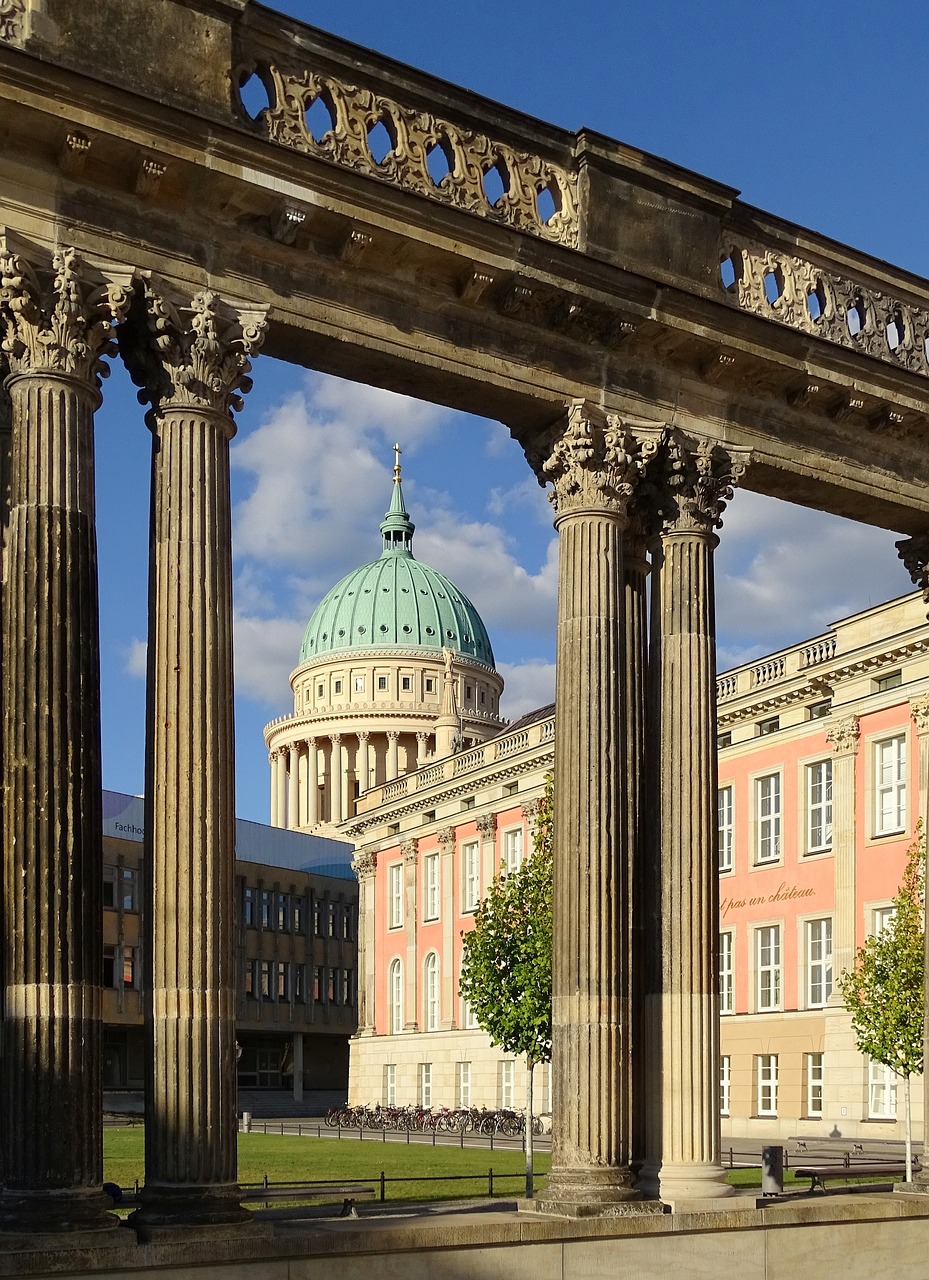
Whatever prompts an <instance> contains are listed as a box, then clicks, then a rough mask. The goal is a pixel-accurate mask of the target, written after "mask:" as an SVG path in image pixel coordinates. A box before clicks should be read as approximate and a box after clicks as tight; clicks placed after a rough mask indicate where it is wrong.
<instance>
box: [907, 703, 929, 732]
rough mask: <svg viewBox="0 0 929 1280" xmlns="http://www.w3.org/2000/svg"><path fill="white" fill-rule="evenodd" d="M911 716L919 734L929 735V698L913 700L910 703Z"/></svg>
mask: <svg viewBox="0 0 929 1280" xmlns="http://www.w3.org/2000/svg"><path fill="white" fill-rule="evenodd" d="M910 715H911V716H912V717H913V720H914V722H915V724H916V732H917V733H918V734H920V735H921V734H924V733H929V697H923V698H913V699H912V701H911V702H910Z"/></svg>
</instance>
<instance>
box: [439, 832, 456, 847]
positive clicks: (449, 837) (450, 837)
mask: <svg viewBox="0 0 929 1280" xmlns="http://www.w3.org/2000/svg"><path fill="white" fill-rule="evenodd" d="M439 846H440V848H441V850H442V852H443V853H448V851H449V850H450V849H453V848H454V847H455V828H454V827H445V829H444V830H442V831H440V832H439Z"/></svg>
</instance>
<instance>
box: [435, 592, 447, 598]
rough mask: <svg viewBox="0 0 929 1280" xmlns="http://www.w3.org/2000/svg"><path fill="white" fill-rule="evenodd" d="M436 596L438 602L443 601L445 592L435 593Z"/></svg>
mask: <svg viewBox="0 0 929 1280" xmlns="http://www.w3.org/2000/svg"><path fill="white" fill-rule="evenodd" d="M436 595H437V596H438V597H439V599H440V600H444V599H445V592H444V591H437V592H436Z"/></svg>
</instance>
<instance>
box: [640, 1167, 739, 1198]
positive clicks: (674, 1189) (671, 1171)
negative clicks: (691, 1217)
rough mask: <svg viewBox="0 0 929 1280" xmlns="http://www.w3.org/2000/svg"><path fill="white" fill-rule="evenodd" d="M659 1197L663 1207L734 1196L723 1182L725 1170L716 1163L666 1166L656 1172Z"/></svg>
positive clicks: (733, 1191) (732, 1191) (727, 1184)
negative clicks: (683, 1202) (664, 1205)
mask: <svg viewBox="0 0 929 1280" xmlns="http://www.w3.org/2000/svg"><path fill="white" fill-rule="evenodd" d="M658 1186H659V1195H660V1196H661V1199H662V1200H663V1201H664V1203H665V1204H677V1203H680V1202H681V1201H685V1200H686V1201H687V1202H688V1205H689V1204H691V1203H692V1202H694V1201H700V1200H723V1199H727V1198H728V1197H729V1196H733V1195H735V1188H734V1187H730V1185H729V1183H728V1182H727V1181H726V1170H725V1169H724V1168H723V1167H722V1165H718V1164H690V1163H687V1164H668V1163H664V1164H662V1166H661V1169H660V1170H659V1173H658Z"/></svg>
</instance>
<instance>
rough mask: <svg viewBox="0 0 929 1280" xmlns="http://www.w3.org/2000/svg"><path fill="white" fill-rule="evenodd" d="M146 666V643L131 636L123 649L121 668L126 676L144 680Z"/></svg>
mask: <svg viewBox="0 0 929 1280" xmlns="http://www.w3.org/2000/svg"><path fill="white" fill-rule="evenodd" d="M147 667H148V644H147V642H146V641H145V640H139V639H138V638H137V637H135V636H133V638H132V640H130V642H129V644H128V645H126V647H125V648H124V649H123V670H124V671H125V673H126V675H127V676H133V677H134V678H135V679H137V680H144V679H145V675H146V671H147Z"/></svg>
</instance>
